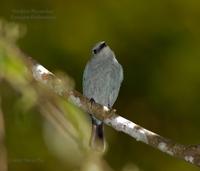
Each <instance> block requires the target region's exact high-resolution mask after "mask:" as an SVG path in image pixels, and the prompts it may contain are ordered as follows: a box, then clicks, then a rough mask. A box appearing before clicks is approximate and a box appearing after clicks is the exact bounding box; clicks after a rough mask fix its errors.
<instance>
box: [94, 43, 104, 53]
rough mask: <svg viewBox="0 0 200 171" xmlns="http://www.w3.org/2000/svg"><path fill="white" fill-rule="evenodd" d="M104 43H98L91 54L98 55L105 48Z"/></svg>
mask: <svg viewBox="0 0 200 171" xmlns="http://www.w3.org/2000/svg"><path fill="white" fill-rule="evenodd" d="M106 46H107V45H106V43H105V42H100V43H98V44H97V45H96V46H95V47H94V48H93V53H94V54H97V53H99V52H100V51H101V50H102V49H103V48H104V47H106Z"/></svg>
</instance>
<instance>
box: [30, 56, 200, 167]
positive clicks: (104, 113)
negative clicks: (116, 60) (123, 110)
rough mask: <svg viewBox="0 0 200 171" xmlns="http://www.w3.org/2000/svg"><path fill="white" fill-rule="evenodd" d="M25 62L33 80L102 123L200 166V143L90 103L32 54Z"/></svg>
mask: <svg viewBox="0 0 200 171" xmlns="http://www.w3.org/2000/svg"><path fill="white" fill-rule="evenodd" d="M28 65H29V66H28V68H29V69H30V70H31V72H32V75H33V77H34V79H35V80H37V81H39V82H40V83H42V84H45V85H46V86H48V87H49V88H50V89H52V91H54V92H55V93H57V94H58V95H60V96H62V97H64V98H65V99H67V100H69V101H71V102H72V103H73V104H74V105H76V106H77V107H79V108H81V109H82V110H84V111H85V112H87V113H91V114H93V115H94V116H95V117H97V118H98V119H100V120H103V121H104V123H105V124H107V125H109V126H111V127H113V128H114V129H116V130H117V131H121V132H124V133H125V134H128V135H129V136H131V137H133V138H135V139H136V140H137V141H141V142H143V143H145V144H148V145H150V146H152V147H154V148H156V149H158V150H160V151H162V152H164V153H166V154H168V155H171V156H174V157H178V158H180V159H183V160H185V161H187V162H189V163H191V164H194V165H196V166H199V167H200V145H182V144H178V143H175V142H173V141H172V140H170V139H167V138H164V137H162V136H160V135H158V134H156V133H153V132H151V131H149V130H147V129H145V128H143V127H141V126H139V125H137V124H135V123H133V122H131V121H129V120H128V119H126V118H123V117H122V116H120V115H118V114H117V113H116V110H114V109H108V108H107V107H105V106H102V105H100V104H97V103H91V102H90V99H88V98H86V97H84V96H83V95H82V94H81V93H79V92H77V91H76V90H66V86H65V84H64V83H63V82H62V80H60V79H58V78H57V77H56V76H55V75H54V74H53V73H51V72H50V71H48V70H47V69H46V68H44V67H43V66H42V65H40V64H39V63H37V62H35V61H34V60H33V59H32V58H28Z"/></svg>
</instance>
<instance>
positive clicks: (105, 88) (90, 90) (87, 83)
mask: <svg viewBox="0 0 200 171" xmlns="http://www.w3.org/2000/svg"><path fill="white" fill-rule="evenodd" d="M122 81H123V68H122V66H121V65H120V64H119V62H118V61H117V59H116V57H115V54H114V52H113V51H112V50H111V48H110V47H109V46H108V45H107V44H106V42H105V41H101V42H98V43H97V44H95V46H94V47H93V48H92V55H91V59H90V60H89V61H88V62H87V64H86V66H85V69H84V72H83V95H84V96H86V97H87V98H89V99H90V100H91V101H95V102H96V103H99V104H101V105H103V106H106V107H108V108H109V109H111V108H112V106H113V104H114V103H115V101H116V99H117V97H118V94H119V90H120V86H121V83H122ZM90 117H91V121H92V131H91V137H90V146H91V148H92V149H95V150H96V151H105V148H106V147H105V146H106V145H105V139H104V127H103V121H101V120H98V119H97V118H95V117H94V116H93V115H92V114H90Z"/></svg>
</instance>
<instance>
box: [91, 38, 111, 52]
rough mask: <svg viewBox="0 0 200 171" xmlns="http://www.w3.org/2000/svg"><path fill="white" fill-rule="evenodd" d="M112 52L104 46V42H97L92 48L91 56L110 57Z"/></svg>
mask: <svg viewBox="0 0 200 171" xmlns="http://www.w3.org/2000/svg"><path fill="white" fill-rule="evenodd" d="M112 53H113V52H112V50H111V49H110V47H109V46H108V45H107V44H106V42H105V41H102V42H98V43H97V44H96V45H95V46H94V47H93V48H92V54H93V55H94V56H99V55H100V56H102V55H103V56H105V55H106V56H110V54H112Z"/></svg>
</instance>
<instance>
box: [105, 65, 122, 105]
mask: <svg viewBox="0 0 200 171" xmlns="http://www.w3.org/2000/svg"><path fill="white" fill-rule="evenodd" d="M112 68H113V69H112V70H111V72H110V76H109V78H110V81H109V83H110V86H109V96H108V98H109V99H108V106H109V107H112V106H113V104H114V103H115V101H116V99H117V97H118V94H119V90H120V86H121V83H122V81H123V69H122V67H121V65H120V64H118V65H113V67H112Z"/></svg>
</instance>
